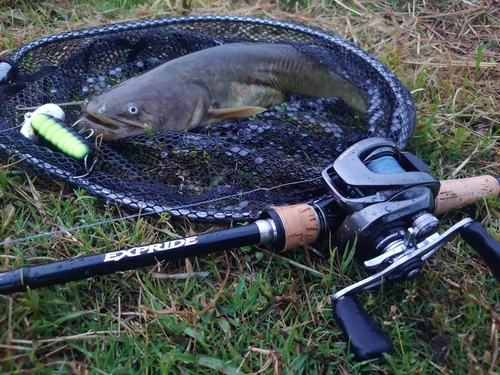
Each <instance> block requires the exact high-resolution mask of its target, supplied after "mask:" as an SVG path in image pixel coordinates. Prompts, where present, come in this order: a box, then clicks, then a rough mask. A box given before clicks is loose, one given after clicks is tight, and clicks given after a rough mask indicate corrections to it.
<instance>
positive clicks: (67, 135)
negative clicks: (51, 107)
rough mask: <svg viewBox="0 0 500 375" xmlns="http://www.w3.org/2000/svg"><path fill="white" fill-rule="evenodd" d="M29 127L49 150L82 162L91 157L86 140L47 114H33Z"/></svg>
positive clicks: (90, 149)
mask: <svg viewBox="0 0 500 375" xmlns="http://www.w3.org/2000/svg"><path fill="white" fill-rule="evenodd" d="M30 122H31V126H32V127H33V129H34V130H35V132H36V133H37V135H38V138H39V139H40V138H41V141H44V142H43V143H45V144H46V145H47V146H48V147H49V148H52V149H55V150H56V151H60V152H62V153H64V154H66V155H68V156H71V157H72V158H74V159H77V160H81V161H84V160H85V159H86V158H88V157H89V156H91V155H92V148H91V147H90V145H89V143H88V142H87V139H86V138H85V137H84V136H82V135H81V134H80V133H78V132H76V131H75V130H74V129H73V128H72V127H70V126H69V125H67V124H66V123H64V122H63V121H62V120H61V119H59V118H57V117H54V116H52V115H50V114H47V113H33V115H32V116H31V118H30Z"/></svg>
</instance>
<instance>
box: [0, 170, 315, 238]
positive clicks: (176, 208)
mask: <svg viewBox="0 0 500 375" xmlns="http://www.w3.org/2000/svg"><path fill="white" fill-rule="evenodd" d="M321 179H322V177H321V176H318V177H314V178H311V179H307V180H301V181H293V182H287V183H284V184H280V185H275V186H272V187H269V188H258V189H253V190H250V191H245V192H241V193H236V194H231V195H226V196H223V197H219V198H214V199H208V200H206V201H202V202H196V203H191V204H185V205H181V206H176V207H172V208H170V209H169V210H181V209H183V208H189V207H194V206H198V205H200V204H208V203H215V202H217V201H222V200H225V199H231V198H239V197H242V196H245V195H249V194H253V193H257V192H262V191H272V190H274V189H278V188H282V187H287V186H292V185H297V184H303V183H310V182H315V181H318V180H321ZM166 212H167V211H166ZM154 214H158V212H145V213H144V212H139V213H137V214H133V215H128V216H123V217H120V218H116V219H107V220H103V221H98V222H95V223H89V224H83V225H78V226H75V227H70V228H65V229H58V230H54V231H50V232H42V233H38V234H34V235H31V236H27V237H21V238H13V239H9V240H4V241H2V242H0V246H4V245H7V244H8V245H11V244H14V243H20V242H25V241H29V240H33V239H36V238H41V237H46V236H51V235H57V234H62V233H67V232H75V231H77V230H79V229H88V228H92V227H96V226H100V225H105V224H111V223H116V222H120V221H123V220H129V219H135V218H138V217H144V216H148V215H154Z"/></svg>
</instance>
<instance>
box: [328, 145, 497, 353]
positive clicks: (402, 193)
mask: <svg viewBox="0 0 500 375" xmlns="http://www.w3.org/2000/svg"><path fill="white" fill-rule="evenodd" d="M323 178H324V180H325V183H326V185H327V186H328V188H329V190H330V192H331V193H332V196H333V198H334V200H335V202H336V204H338V205H339V206H340V208H341V209H342V211H343V212H345V213H346V217H345V219H344V221H343V222H342V224H340V226H339V227H338V229H337V230H336V231H335V232H333V233H332V236H333V237H332V238H333V243H334V244H335V245H336V246H338V248H339V249H341V250H342V249H344V248H346V246H350V247H352V246H354V247H355V251H356V254H357V255H358V258H361V259H363V260H364V266H365V269H366V270H367V271H368V272H369V273H372V275H371V276H370V277H368V278H366V279H364V280H361V281H360V282H358V283H356V284H354V285H351V286H349V287H347V288H345V289H342V290H340V291H339V292H337V293H335V294H334V295H333V296H332V301H333V304H334V316H335V318H336V320H337V322H338V323H339V325H340V327H341V329H342V331H343V332H344V334H345V335H346V337H347V339H348V340H349V344H350V349H351V351H352V352H353V353H354V355H355V357H356V358H357V359H358V360H363V359H370V358H376V357H380V356H382V355H383V353H387V352H389V351H390V349H391V347H392V344H391V342H390V340H389V338H388V337H387V335H386V334H385V333H384V332H383V331H382V330H381V328H380V327H379V326H377V324H376V323H375V322H374V321H373V320H372V319H371V318H370V317H369V316H368V314H367V313H366V311H365V310H364V309H363V307H362V306H361V305H360V304H359V302H357V301H356V300H355V299H353V298H352V296H353V295H355V294H357V293H359V292H361V291H364V290H367V289H371V288H375V287H377V286H380V285H381V284H382V283H384V282H387V281H396V282H400V281H405V280H411V279H413V278H415V277H416V276H418V275H419V273H420V271H421V269H422V265H423V262H424V261H425V260H426V259H428V258H429V257H430V256H432V255H433V254H434V253H435V252H436V251H437V250H439V249H440V248H441V247H442V246H443V245H445V244H446V243H447V242H449V241H451V240H452V239H453V238H454V237H455V236H456V235H457V234H458V233H459V232H460V233H461V234H462V237H463V238H464V240H465V241H466V242H468V243H469V244H470V245H471V246H473V247H474V248H475V249H476V251H478V253H479V254H480V255H481V256H482V257H483V258H484V259H485V260H486V262H487V263H488V266H489V267H490V269H491V271H492V273H493V275H494V276H495V277H496V278H497V280H500V244H499V243H497V242H496V241H495V240H494V239H493V238H492V237H491V236H489V235H488V234H487V233H486V231H485V230H484V229H483V228H482V227H481V225H479V223H475V222H473V221H472V220H471V219H470V218H467V219H464V220H462V221H460V222H458V223H457V224H455V225H453V226H452V227H451V228H450V229H449V230H447V231H446V232H444V233H443V234H441V235H440V234H438V233H437V229H438V225H439V221H438V219H437V218H436V217H435V216H434V215H433V214H439V213H443V212H446V211H448V210H449V208H450V207H459V206H462V205H464V204H467V203H470V201H472V200H476V201H477V196H478V194H479V193H474V192H473V191H474V189H468V190H466V191H467V192H468V193H469V194H468V196H467V194H465V195H464V194H457V193H456V189H455V188H456V186H452V188H451V189H450V186H449V184H460V180H455V181H447V182H446V181H445V182H442V183H440V182H439V181H438V180H436V179H435V178H434V177H433V176H431V174H430V169H429V168H428V167H427V166H426V165H425V164H424V163H423V162H422V161H421V160H419V159H418V158H416V157H415V156H414V155H412V154H410V153H407V152H399V151H398V149H397V148H396V147H395V145H394V144H393V143H391V142H389V141H387V140H384V139H380V138H370V139H366V140H364V141H361V142H359V143H356V144H354V145H353V146H351V147H350V148H349V149H348V150H346V151H345V152H344V153H343V154H342V155H341V156H340V157H339V158H338V159H337V160H336V161H335V163H334V164H333V165H331V166H329V167H328V168H326V169H325V170H324V171H323ZM476 179H477V181H475V182H476V183H477V184H479V186H480V189H476V190H479V191H482V192H483V193H484V191H485V190H486V191H487V192H488V193H489V194H488V195H491V196H496V195H498V192H499V184H498V181H497V180H496V179H494V178H492V177H490V176H485V177H480V178H476ZM449 191H453V194H449V193H448V192H449ZM482 196H484V195H482ZM332 230H333V228H332Z"/></svg>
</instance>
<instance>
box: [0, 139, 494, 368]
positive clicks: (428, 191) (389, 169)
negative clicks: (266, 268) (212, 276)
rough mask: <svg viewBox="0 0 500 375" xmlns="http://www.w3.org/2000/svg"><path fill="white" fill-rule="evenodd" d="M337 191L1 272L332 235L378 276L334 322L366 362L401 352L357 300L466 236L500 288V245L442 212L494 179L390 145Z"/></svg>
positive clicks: (2, 278) (11, 281)
mask: <svg viewBox="0 0 500 375" xmlns="http://www.w3.org/2000/svg"><path fill="white" fill-rule="evenodd" d="M322 178H323V180H324V182H325V184H326V186H327V188H328V190H329V194H328V195H325V196H324V197H322V198H320V199H318V200H316V201H314V202H311V203H308V204H295V205H291V206H277V207H271V208H269V209H268V210H266V211H264V212H263V214H262V215H261V218H260V219H259V220H257V221H255V222H253V223H250V224H248V225H243V226H236V227H234V228H231V229H226V230H221V231H217V232H211V233H205V234H200V235H196V236H190V237H185V238H180V239H175V240H169V241H164V242H158V243H154V244H149V245H143V246H136V247H132V248H129V249H121V250H116V251H111V252H106V253H102V254H97V255H90V256H85V257H80V258H74V259H69V260H62V261H57V262H52V263H48V264H43V265H37V266H31V267H29V266H26V267H21V268H17V269H13V270H10V271H7V272H4V273H1V274H0V294H9V293H14V292H21V291H25V290H27V289H34V288H41V287H46V286H51V285H56V284H63V283H67V282H70V281H76V280H81V279H86V278H90V277H94V276H103V275H108V274H112V273H114V272H118V271H125V270H130V269H135V268H139V267H145V266H151V265H154V264H157V263H158V262H167V261H174V260H178V259H182V258H187V257H193V256H199V255H204V254H209V253H214V252H220V251H224V250H228V249H231V248H237V247H241V246H248V245H266V246H267V247H268V248H270V249H272V250H274V251H278V252H285V251H288V250H291V249H295V248H298V247H300V246H303V245H305V244H312V243H314V242H316V241H317V240H319V239H321V238H325V237H326V235H327V234H328V233H331V235H332V241H333V245H334V246H337V247H338V248H339V249H345V248H346V247H349V246H350V247H353V244H354V249H355V251H356V255H357V257H358V258H360V259H361V260H363V261H364V266H365V269H366V270H367V272H368V273H369V274H370V276H368V277H367V278H365V279H363V280H361V281H359V282H357V283H355V284H353V285H351V286H348V287H347V288H344V289H342V290H340V291H338V292H337V293H335V294H334V295H333V296H331V300H332V302H333V313H334V317H335V319H336V320H337V322H338V325H339V327H340V328H341V330H342V331H343V333H344V335H345V336H346V338H347V340H348V342H349V347H350V350H351V352H352V353H353V354H354V355H355V358H356V359H358V360H364V359H370V358H377V357H381V356H382V355H383V353H388V352H389V351H390V350H391V348H392V343H391V341H390V339H389V338H388V336H387V335H386V334H385V333H384V332H383V331H382V329H381V328H380V327H379V326H378V325H377V324H376V323H375V322H374V321H373V320H372V319H371V317H370V316H369V315H368V313H367V312H366V311H365V310H364V308H363V306H362V305H361V304H360V303H359V302H358V301H357V300H356V299H355V297H354V296H355V295H356V294H358V293H360V292H362V291H365V290H368V289H372V288H376V287H378V286H380V285H382V284H383V283H385V282H388V281H395V282H400V281H404V280H410V279H413V278H415V277H416V276H418V274H419V273H420V271H421V269H422V266H423V262H424V261H425V260H427V259H428V258H429V257H431V256H432V255H433V254H434V253H435V252H436V251H437V250H439V249H440V248H441V247H442V246H444V245H445V244H446V243H447V242H449V241H451V240H452V239H453V238H454V237H455V236H457V235H458V234H460V235H461V236H462V238H463V239H464V240H465V241H466V242H467V243H468V244H469V245H470V246H471V247H473V248H474V249H475V250H476V251H477V253H478V254H479V255H480V256H481V257H482V258H483V259H484V261H485V262H486V264H487V266H488V267H489V269H490V270H491V273H492V274H493V276H494V277H495V278H496V279H497V280H499V281H500V244H499V243H498V242H496V241H495V239H494V238H493V237H492V236H490V235H489V234H488V233H487V232H486V230H485V229H484V228H483V227H482V226H481V225H480V224H479V223H477V222H474V221H473V220H472V219H470V218H466V219H463V220H461V221H460V222H458V223H456V224H455V225H453V226H452V227H451V228H449V229H448V230H447V231H445V232H444V233H442V234H439V233H438V232H437V230H438V225H439V220H438V219H437V218H436V215H440V214H443V213H446V212H448V211H450V210H452V209H455V208H459V207H462V206H465V205H468V204H472V203H474V202H477V201H478V200H480V199H482V198H485V197H496V196H497V195H499V193H500V182H499V181H498V180H497V179H495V178H493V177H491V176H480V177H473V178H468V179H462V180H450V181H441V182H440V181H438V180H437V179H436V178H434V177H433V176H432V175H431V171H430V169H429V167H428V166H427V165H425V163H423V162H422V161H421V160H420V159H418V158H417V157H415V156H414V155H412V154H411V153H408V152H400V151H399V150H398V148H397V147H396V145H395V144H394V143H392V142H390V141H388V140H385V139H382V138H369V139H365V140H363V141H360V142H358V143H356V144H354V145H353V146H351V147H350V148H349V149H347V150H346V151H345V152H344V153H343V154H342V155H340V156H339V158H338V159H337V160H336V161H335V162H334V163H333V164H332V165H330V166H328V167H327V168H325V169H324V170H323V172H322Z"/></svg>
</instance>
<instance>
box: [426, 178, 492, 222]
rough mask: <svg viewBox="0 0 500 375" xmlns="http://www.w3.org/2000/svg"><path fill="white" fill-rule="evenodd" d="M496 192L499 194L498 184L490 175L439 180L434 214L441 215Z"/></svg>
mask: <svg viewBox="0 0 500 375" xmlns="http://www.w3.org/2000/svg"><path fill="white" fill-rule="evenodd" d="M498 194H500V185H499V184H498V181H497V180H496V179H495V178H494V177H492V176H478V177H471V178H464V179H460V180H447V181H446V180H445V181H441V188H440V189H439V194H438V196H437V197H436V208H435V210H434V215H441V214H444V213H446V212H449V211H451V210H453V209H455V208H460V207H463V206H466V205H468V204H472V203H476V202H477V201H479V200H480V199H481V198H485V197H496V196H497V195H498Z"/></svg>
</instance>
